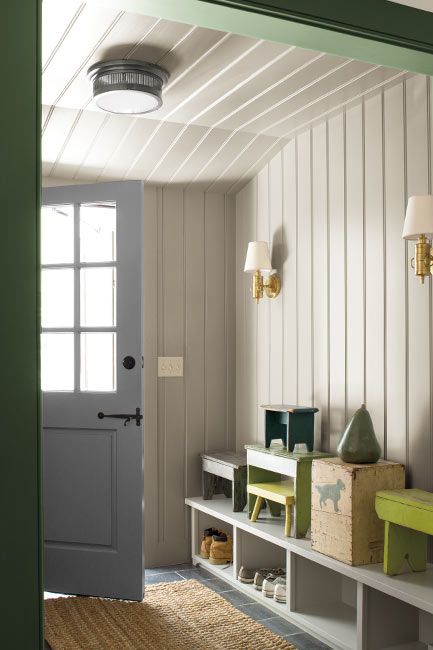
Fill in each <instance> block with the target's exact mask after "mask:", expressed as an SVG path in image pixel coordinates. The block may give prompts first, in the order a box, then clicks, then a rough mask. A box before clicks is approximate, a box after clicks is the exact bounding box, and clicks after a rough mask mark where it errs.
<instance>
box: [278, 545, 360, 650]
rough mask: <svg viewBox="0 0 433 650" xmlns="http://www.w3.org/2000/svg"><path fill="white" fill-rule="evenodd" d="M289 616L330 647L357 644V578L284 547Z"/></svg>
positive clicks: (351, 646) (347, 646)
mask: <svg viewBox="0 0 433 650" xmlns="http://www.w3.org/2000/svg"><path fill="white" fill-rule="evenodd" d="M288 571H289V575H290V590H289V592H288V593H289V594H290V598H289V599H288V608H289V612H290V617H291V619H292V620H293V621H294V622H295V623H296V622H298V623H299V625H300V626H301V627H304V628H308V629H309V630H310V631H311V632H312V633H313V634H314V635H315V636H317V637H319V638H321V639H322V640H323V641H324V642H325V643H328V644H330V645H331V646H332V647H334V648H344V649H345V650H351V649H354V648H356V647H357V589H358V586H357V582H356V580H353V579H352V578H349V577H347V576H345V575H343V574H342V573H339V572H337V571H333V570H331V569H328V568H327V567H325V566H323V565H321V564H320V563H319V562H312V561H311V560H308V559H307V558H305V557H303V556H301V555H297V554H296V553H293V552H291V551H288Z"/></svg>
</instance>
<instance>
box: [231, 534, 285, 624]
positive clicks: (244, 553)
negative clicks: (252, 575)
mask: <svg viewBox="0 0 433 650" xmlns="http://www.w3.org/2000/svg"><path fill="white" fill-rule="evenodd" d="M236 532H237V535H236V558H237V563H238V565H239V567H240V566H244V567H248V568H250V569H262V568H266V569H273V568H278V569H284V570H285V571H286V570H287V567H286V557H287V553H286V549H285V548H283V547H281V546H278V545H276V544H274V543H272V542H268V541H266V540H264V539H262V538H261V537H257V536H256V535H252V534H251V533H248V532H246V531H244V530H239V529H237V531H236ZM235 576H237V573H236V574H235ZM237 587H238V589H240V590H241V591H244V592H245V593H247V594H248V595H249V596H251V597H252V598H255V599H256V600H257V601H258V602H260V603H261V604H263V605H265V606H266V607H269V608H270V609H272V610H273V611H274V612H276V613H277V614H278V615H280V616H284V615H285V614H286V605H285V604H284V603H278V602H276V601H275V600H273V599H272V598H267V597H266V596H265V595H264V594H263V593H262V592H261V591H258V590H257V589H255V587H254V585H253V584H245V583H242V582H239V581H238V582H237Z"/></svg>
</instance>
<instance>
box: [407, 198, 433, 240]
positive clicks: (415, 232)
mask: <svg viewBox="0 0 433 650" xmlns="http://www.w3.org/2000/svg"><path fill="white" fill-rule="evenodd" d="M419 235H425V236H426V237H428V238H429V239H432V237H433V196H432V195H427V196H411V197H409V200H408V202H407V208H406V218H405V220H404V226H403V234H402V237H403V239H418V237H419Z"/></svg>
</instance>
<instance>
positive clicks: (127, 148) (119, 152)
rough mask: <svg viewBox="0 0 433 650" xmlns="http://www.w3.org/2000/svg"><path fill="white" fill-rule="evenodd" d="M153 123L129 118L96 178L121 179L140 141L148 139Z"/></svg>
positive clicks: (135, 153) (139, 145)
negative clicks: (125, 127)
mask: <svg viewBox="0 0 433 650" xmlns="http://www.w3.org/2000/svg"><path fill="white" fill-rule="evenodd" d="M154 125H155V123H154V122H153V121H151V120H131V122H130V124H129V128H128V129H127V130H125V132H124V134H122V138H120V139H119V141H118V143H117V146H116V147H115V148H114V153H113V154H112V155H111V156H110V158H109V159H108V161H107V163H106V165H105V167H104V169H103V170H102V172H101V174H100V176H99V178H98V180H101V181H103V180H121V179H122V178H123V176H124V173H125V169H126V168H127V167H129V165H130V163H131V161H132V160H133V159H134V158H135V156H136V155H137V151H138V150H139V149H140V148H141V143H142V142H144V141H146V140H147V139H148V137H149V134H150V132H151V131H152V130H153V128H154ZM125 134H126V137H125Z"/></svg>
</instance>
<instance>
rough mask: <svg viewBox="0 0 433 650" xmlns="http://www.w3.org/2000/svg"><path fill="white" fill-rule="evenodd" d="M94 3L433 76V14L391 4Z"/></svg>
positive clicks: (250, 0)
mask: <svg viewBox="0 0 433 650" xmlns="http://www.w3.org/2000/svg"><path fill="white" fill-rule="evenodd" d="M89 2H91V3H97V4H102V5H105V6H107V5H109V6H111V7H118V8H119V9H122V10H126V11H131V12H136V13H143V14H145V15H149V16H159V17H161V18H166V19H168V20H175V21H180V22H185V23H190V24H194V25H199V26H201V27H208V28H211V29H219V30H222V31H227V32H235V33H237V34H243V35H245V36H252V37H254V38H263V39H268V40H272V41H278V42H281V43H287V44H289V45H296V46H298V47H304V48H308V49H313V50H318V51H321V52H327V53H329V54H336V55H340V56H344V57H349V58H355V59H359V60H361V61H367V62H369V63H374V64H381V65H386V66H391V67H396V68H400V69H403V70H411V71H412V72H419V73H422V74H433V14H432V13H429V12H425V11H419V10H417V9H413V8H411V7H406V6H403V5H399V4H395V3H393V2H388V1H387V0H362V2H358V1H357V0H352V1H348V0H327V1H326V2H325V1H324V0H308V2H306V1H305V0H267V1H266V2H256V1H254V0H181V1H180V0H89Z"/></svg>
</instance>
